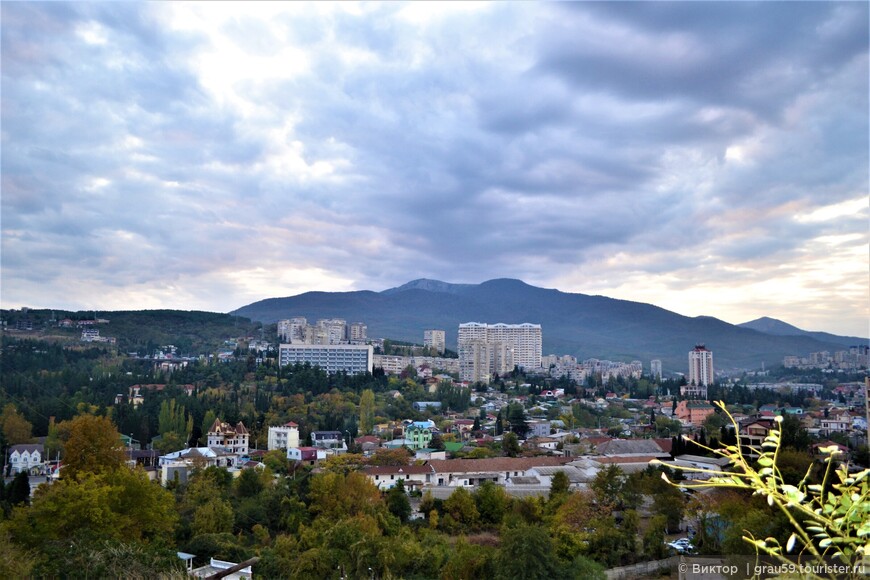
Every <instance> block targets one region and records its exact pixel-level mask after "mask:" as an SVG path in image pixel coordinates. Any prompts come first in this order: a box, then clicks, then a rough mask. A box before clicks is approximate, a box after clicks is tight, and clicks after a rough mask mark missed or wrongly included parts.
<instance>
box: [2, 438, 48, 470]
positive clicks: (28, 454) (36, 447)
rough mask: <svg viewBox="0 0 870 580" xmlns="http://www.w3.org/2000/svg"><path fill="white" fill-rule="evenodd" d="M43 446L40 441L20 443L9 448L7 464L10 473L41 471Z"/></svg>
mask: <svg viewBox="0 0 870 580" xmlns="http://www.w3.org/2000/svg"><path fill="white" fill-rule="evenodd" d="M44 458H45V447H43V445H42V444H41V443H22V444H19V445H13V446H12V447H10V448H9V465H10V466H11V468H12V473H21V472H22V471H26V472H29V473H34V472H35V471H41V470H42V468H43V460H44Z"/></svg>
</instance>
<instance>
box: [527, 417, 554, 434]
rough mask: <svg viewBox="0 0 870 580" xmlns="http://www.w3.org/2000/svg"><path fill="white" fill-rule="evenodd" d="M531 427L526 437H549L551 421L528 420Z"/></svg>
mask: <svg viewBox="0 0 870 580" xmlns="http://www.w3.org/2000/svg"><path fill="white" fill-rule="evenodd" d="M526 425H528V427H529V429H528V431H526V437H528V438H532V437H549V435H550V422H549V421H526Z"/></svg>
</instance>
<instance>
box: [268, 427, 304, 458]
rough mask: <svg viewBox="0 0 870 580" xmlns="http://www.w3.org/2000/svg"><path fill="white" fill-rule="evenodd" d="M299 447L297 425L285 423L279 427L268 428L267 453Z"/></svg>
mask: <svg viewBox="0 0 870 580" xmlns="http://www.w3.org/2000/svg"><path fill="white" fill-rule="evenodd" d="M291 447H299V425H297V424H296V423H293V422H292V421H291V422H290V423H286V424H284V425H281V426H280V427H269V442H268V444H267V448H268V449H269V451H273V450H275V449H289V448H291Z"/></svg>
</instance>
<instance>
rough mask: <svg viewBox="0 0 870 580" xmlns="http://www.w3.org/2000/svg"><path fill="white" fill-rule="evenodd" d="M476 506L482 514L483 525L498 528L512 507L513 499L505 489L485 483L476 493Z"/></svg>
mask: <svg viewBox="0 0 870 580" xmlns="http://www.w3.org/2000/svg"><path fill="white" fill-rule="evenodd" d="M474 504H475V506H476V507H477V512H478V514H480V521H481V523H483V524H486V525H492V526H498V525H500V524H501V522H502V518H503V517H504V514H505V513H506V512H507V511H508V509H509V507H510V504H511V498H510V497H509V496H508V494H507V492H505V490H504V487H502V486H500V485H496V484H495V483H493V482H491V481H484V482H483V483H482V484H480V486H479V487H478V488H477V491H475V492H474Z"/></svg>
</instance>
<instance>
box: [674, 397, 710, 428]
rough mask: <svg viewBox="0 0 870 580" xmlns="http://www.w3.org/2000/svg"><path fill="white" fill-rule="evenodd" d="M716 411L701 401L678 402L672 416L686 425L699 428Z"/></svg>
mask: <svg viewBox="0 0 870 580" xmlns="http://www.w3.org/2000/svg"><path fill="white" fill-rule="evenodd" d="M715 411H716V410H715V409H714V408H713V405H711V404H710V403H706V402H703V401H680V402H679V403H677V409H676V410H675V411H674V416H675V417H676V418H677V419H679V420H680V421H682V422H683V423H685V424H687V425H694V426H696V427H700V426H701V425H703V424H704V421H705V420H706V419H707V417H709V416H710V415H712V414H713V413H714V412H715Z"/></svg>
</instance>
